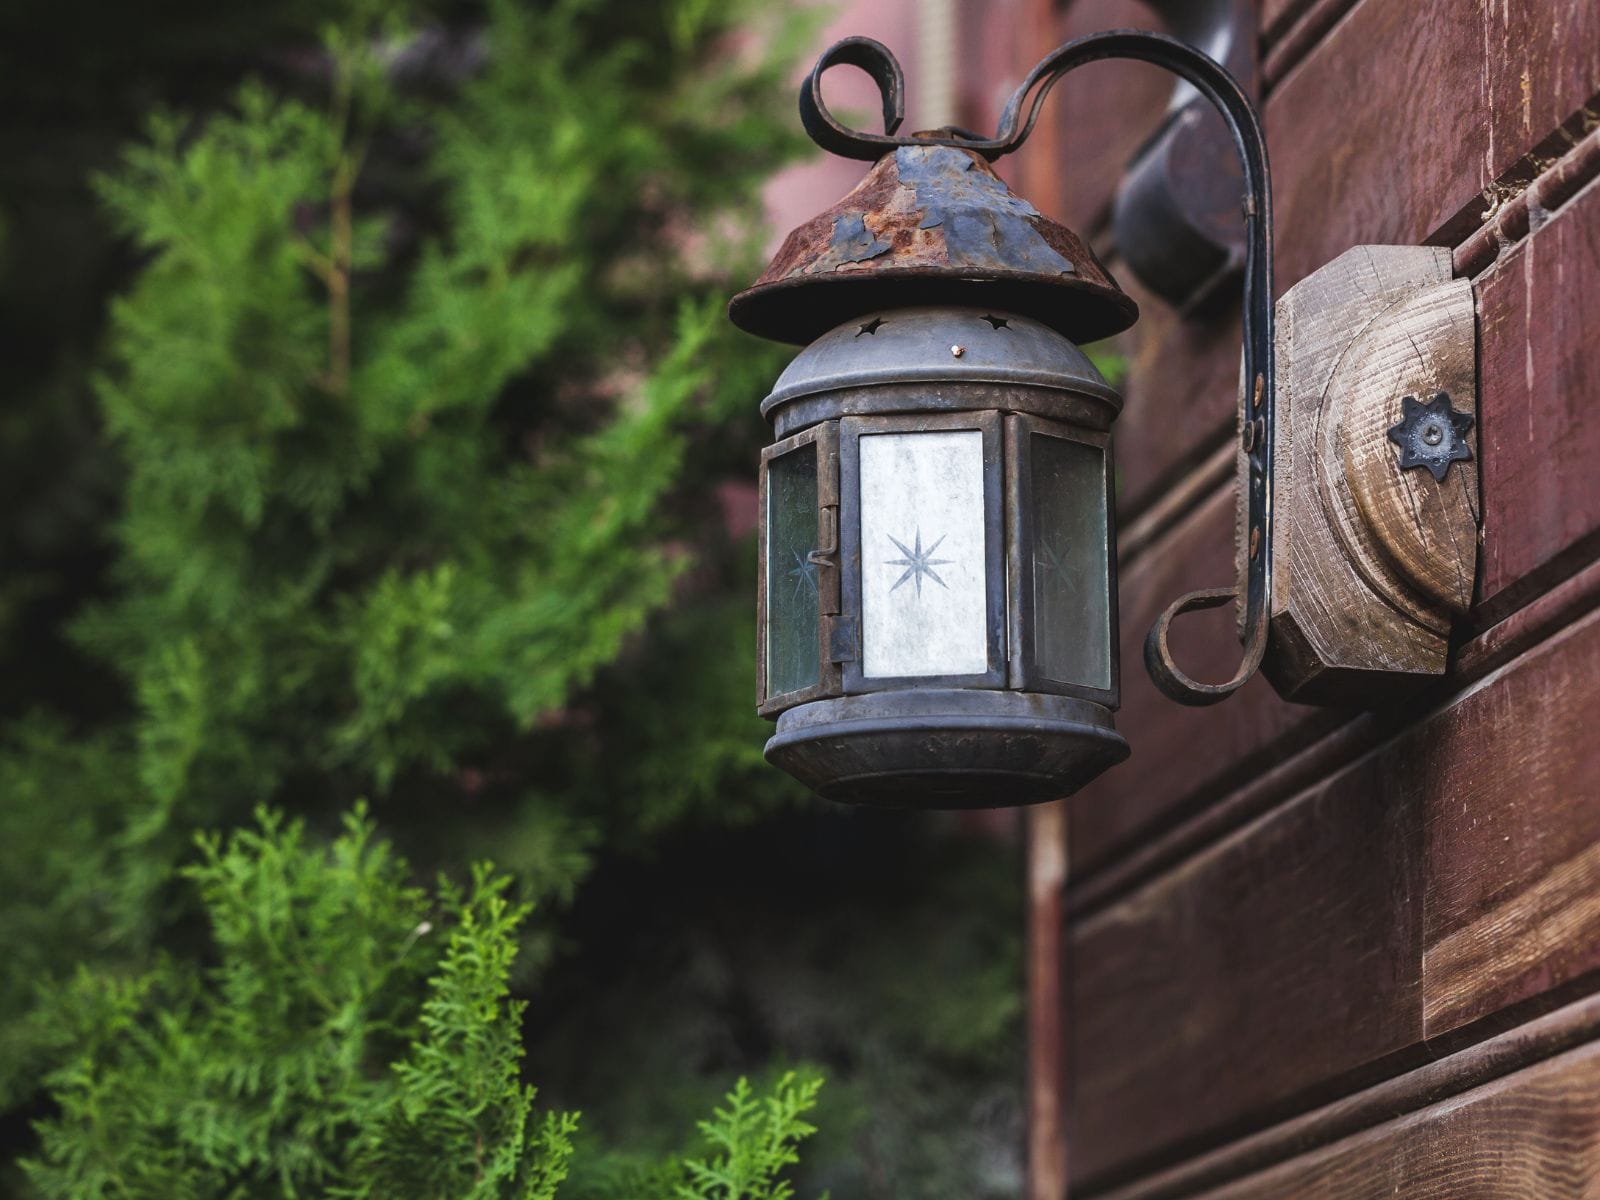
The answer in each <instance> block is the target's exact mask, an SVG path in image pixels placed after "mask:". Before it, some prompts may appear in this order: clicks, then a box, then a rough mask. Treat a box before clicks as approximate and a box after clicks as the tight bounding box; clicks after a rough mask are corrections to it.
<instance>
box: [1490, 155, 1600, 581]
mask: <svg viewBox="0 0 1600 1200" xmlns="http://www.w3.org/2000/svg"><path fill="white" fill-rule="evenodd" d="M1477 290H1478V307H1479V312H1480V314H1481V316H1480V329H1479V338H1480V342H1481V349H1480V353H1481V357H1482V378H1483V390H1482V396H1481V401H1480V405H1481V410H1482V412H1481V422H1482V441H1483V468H1482V473H1483V494H1484V520H1483V539H1484V544H1483V580H1482V584H1481V596H1482V598H1483V599H1484V600H1485V601H1490V600H1492V599H1493V598H1494V597H1495V596H1496V595H1497V594H1498V593H1500V592H1501V591H1503V590H1504V589H1506V588H1508V587H1511V586H1512V585H1514V584H1515V583H1516V582H1517V581H1518V580H1519V579H1521V578H1522V577H1523V576H1524V575H1526V574H1528V573H1529V572H1531V571H1533V570H1535V569H1536V568H1538V567H1539V566H1541V565H1542V564H1544V563H1546V562H1548V561H1550V560H1551V559H1553V558H1555V557H1557V556H1558V555H1560V554H1562V553H1563V552H1565V551H1567V550H1568V549H1569V548H1571V547H1572V546H1574V545H1576V544H1578V543H1580V542H1582V541H1584V540H1585V539H1586V538H1590V537H1592V536H1593V535H1594V531H1595V530H1596V529H1600V487H1596V486H1595V472H1596V466H1597V464H1600V420H1597V419H1596V401H1597V400H1600V338H1597V337H1596V336H1595V326H1594V322H1595V314H1596V313H1600V181H1596V182H1592V183H1590V184H1589V185H1588V186H1587V187H1585V188H1584V189H1583V190H1582V191H1581V192H1579V193H1578V194H1577V195H1576V196H1575V197H1573V199H1572V200H1570V201H1569V202H1568V203H1567V204H1566V206H1565V207H1563V208H1562V209H1561V210H1560V211H1559V212H1558V213H1557V214H1556V216H1555V217H1554V218H1552V219H1551V220H1549V221H1548V222H1547V223H1546V224H1545V225H1543V226H1542V227H1541V228H1540V229H1539V230H1538V231H1537V232H1535V233H1534V234H1533V235H1532V236H1531V237H1529V238H1528V239H1527V240H1526V241H1525V242H1523V243H1521V244H1520V245H1518V246H1516V247H1515V248H1513V249H1512V251H1511V252H1510V253H1509V254H1506V255H1504V256H1503V257H1502V259H1501V261H1500V262H1499V263H1498V265H1497V266H1496V267H1495V268H1494V270H1493V271H1491V272H1490V273H1489V274H1488V275H1486V276H1483V277H1482V278H1481V279H1480V280H1479V281H1478V284H1477Z"/></svg>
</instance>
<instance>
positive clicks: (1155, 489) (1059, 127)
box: [1013, 0, 1600, 1200]
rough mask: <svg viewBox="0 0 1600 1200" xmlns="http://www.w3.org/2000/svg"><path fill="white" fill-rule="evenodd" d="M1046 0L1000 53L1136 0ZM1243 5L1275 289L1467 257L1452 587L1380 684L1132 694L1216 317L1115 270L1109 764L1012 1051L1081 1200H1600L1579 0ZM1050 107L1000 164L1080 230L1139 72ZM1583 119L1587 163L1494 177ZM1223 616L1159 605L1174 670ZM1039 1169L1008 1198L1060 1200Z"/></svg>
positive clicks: (1599, 498)
mask: <svg viewBox="0 0 1600 1200" xmlns="http://www.w3.org/2000/svg"><path fill="white" fill-rule="evenodd" d="M1049 4H1050V0H1035V8H1034V9H1032V10H1030V11H1031V12H1033V13H1034V14H1035V19H1033V20H1032V24H1031V25H1030V26H1029V37H1031V38H1032V39H1033V40H1032V42H1029V40H1028V38H1024V39H1023V45H1022V47H1021V48H1020V49H1019V54H1018V63H1017V66H1016V69H1015V71H1014V72H1013V75H1014V77H1020V74H1021V72H1022V71H1023V70H1025V69H1026V68H1027V66H1030V65H1031V63H1032V61H1033V60H1034V59H1036V58H1037V57H1038V56H1039V55H1040V54H1042V53H1043V52H1044V51H1045V50H1046V49H1048V48H1049V46H1050V45H1051V44H1054V42H1055V41H1057V40H1061V39H1062V38H1065V37H1066V36H1071V35H1075V34H1077V33H1082V32H1087V31H1088V30H1090V29H1094V28H1105V27H1108V26H1110V25H1114V24H1124V23H1131V24H1141V25H1148V24H1149V19H1148V14H1147V13H1146V12H1144V11H1143V9H1142V6H1141V5H1138V4H1137V3H1134V2H1133V0H1068V2H1067V3H1064V4H1059V5H1057V6H1056V11H1055V17H1054V20H1053V21H1051V20H1038V19H1036V18H1037V12H1038V6H1039V5H1043V6H1045V7H1046V8H1048V6H1049ZM1258 16H1259V22H1260V28H1261V30H1262V53H1263V73H1264V77H1265V80H1266V87H1267V88H1268V93H1267V96H1266V98H1265V101H1264V105H1263V108H1264V113H1265V118H1266V125H1267V131H1268V138H1269V142H1270V147H1271V152H1272V160H1273V174H1274V182H1275V188H1276V197H1277V245H1278V273H1277V280H1276V285H1277V288H1278V290H1279V291H1280V292H1281V291H1282V290H1283V289H1285V288H1287V287H1288V286H1290V285H1292V284H1293V283H1295V282H1296V281H1297V280H1299V279H1301V278H1303V277H1304V276H1305V275H1306V274H1308V273H1309V272H1311V271H1313V270H1315V269H1316V268H1318V267H1319V266H1321V265H1322V264H1323V263H1325V262H1327V261H1329V260H1330V259H1332V258H1334V257H1335V256H1337V255H1338V254H1339V253H1341V252H1342V251H1343V250H1345V249H1346V248H1348V247H1349V246H1351V245H1355V244H1360V243H1364V242H1367V243H1384V242H1392V243H1411V244H1416V243H1428V244H1433V245H1445V246H1452V247H1457V248H1458V251H1457V258H1456V261H1457V265H1458V270H1464V271H1466V272H1467V273H1469V274H1471V276H1472V278H1473V283H1474V290H1475V295H1476V299H1477V303H1478V313H1479V329H1480V345H1479V364H1480V379H1479V387H1480V426H1479V432H1480V437H1481V462H1480V473H1481V481H1482V491H1483V495H1482V503H1483V514H1484V524H1483V531H1482V555H1481V560H1480V565H1479V577H1478V587H1477V591H1476V600H1475V604H1474V607H1473V610H1472V612H1471V614H1470V615H1469V617H1468V618H1467V619H1466V620H1464V621H1463V622H1462V623H1461V624H1460V626H1459V628H1458V630H1457V636H1456V637H1455V639H1454V643H1455V645H1456V647H1457V649H1456V651H1455V653H1454V655H1453V667H1452V670H1451V672H1450V674H1449V676H1448V677H1447V678H1446V679H1444V680H1441V681H1440V682H1439V683H1438V684H1437V685H1435V686H1433V687H1431V688H1429V689H1427V690H1426V691H1425V692H1424V693H1423V694H1422V695H1421V696H1418V697H1413V698H1410V699H1408V700H1404V701H1399V702H1396V703H1394V704H1392V705H1390V706H1388V707H1377V708H1374V709H1372V710H1370V711H1364V712H1354V711H1344V712H1340V711H1330V710H1320V709H1313V708H1305V707H1299V706H1295V705H1289V704H1285V703H1283V702H1281V701H1279V700H1278V699H1277V697H1276V696H1275V695H1274V693H1273V692H1272V690H1271V688H1270V687H1268V686H1267V685H1266V684H1265V683H1264V682H1261V681H1257V682H1254V683H1252V684H1251V685H1250V686H1249V687H1247V688H1246V689H1245V690H1244V691H1243V692H1241V693H1240V694H1239V695H1238V696H1236V697H1234V698H1233V699H1231V700H1230V701H1228V702H1227V703H1225V704H1223V705H1219V706H1217V707H1215V708H1211V709H1200V710H1196V709H1187V708H1182V707H1180V706H1177V705H1174V704H1172V703H1171V702H1169V701H1167V700H1166V699H1165V698H1163V697H1161V696H1160V695H1159V694H1157V693H1156V691H1155V690H1154V688H1153V687H1152V685H1151V684H1150V683H1149V681H1148V679H1147V678H1146V677H1145V675H1144V672H1143V671H1142V669H1141V668H1140V666H1139V663H1140V661H1141V654H1140V647H1141V644H1142V641H1143V638H1144V634H1145V631H1146V629H1147V628H1148V626H1149V624H1150V622H1151V620H1153V618H1154V617H1155V615H1156V614H1157V612H1159V610H1160V609H1161V608H1162V607H1164V606H1165V605H1166V604H1168V603H1169V602H1170V601H1171V600H1172V599H1173V598H1175V597H1176V596H1177V595H1178V594H1180V593H1182V592H1184V591H1187V590H1190V589H1192V588H1196V587H1202V586H1209V585H1215V584H1219V583H1224V582H1226V581H1228V580H1229V579H1230V578H1231V577H1232V571H1233V519H1234V518H1233V499H1232V481H1231V460H1230V452H1229V449H1228V446H1229V443H1230V440H1231V429H1232V422H1233V419H1234V417H1233V412H1234V403H1235V400H1234V396H1235V389H1236V386H1237V372H1238V361H1239V357H1238V356H1239V342H1238V322H1237V317H1236V315H1235V314H1234V313H1233V312H1232V311H1230V310H1229V308H1228V307H1227V306H1226V305H1224V306H1223V307H1222V308H1221V309H1220V310H1219V311H1216V312H1213V313H1210V314H1201V315H1189V316H1179V315H1178V314H1176V313H1175V312H1173V311H1172V310H1171V309H1170V308H1168V307H1167V306H1165V305H1164V304H1162V303H1161V302H1159V301H1156V300H1154V299H1153V298H1152V297H1150V296H1149V295H1148V294H1147V293H1145V292H1144V291H1143V289H1141V288H1140V287H1139V286H1138V284H1137V282H1136V281H1135V280H1132V279H1131V278H1129V277H1128V275H1127V272H1126V271H1119V272H1118V274H1119V279H1120V281H1121V282H1122V283H1123V284H1124V286H1125V287H1127V289H1128V290H1129V292H1130V293H1131V294H1133V295H1134V296H1135V298H1136V299H1138V301H1139V302H1140V304H1141V307H1142V310H1143V315H1142V317H1141V320H1140V322H1139V324H1138V325H1137V326H1136V327H1135V328H1134V329H1133V330H1132V331H1131V332H1130V333H1129V334H1127V335H1124V337H1123V338H1122V340H1121V342H1120V345H1121V348H1122V349H1123V351H1124V352H1125V354H1126V356H1127V359H1128V363H1129V377H1128V380H1127V383H1126V393H1127V407H1126V410H1125V412H1124V415H1123V417H1122V418H1121V420H1120V421H1119V422H1118V425H1117V429H1116V436H1117V472H1118V484H1119V507H1120V509H1121V514H1122V527H1123V540H1122V559H1123V561H1122V564H1121V593H1122V599H1121V616H1122V628H1123V646H1122V654H1123V662H1124V664H1125V667H1126V669H1125V670H1124V673H1123V681H1122V683H1123V708H1122V711H1121V713H1120V715H1119V718H1118V725H1119V728H1121V729H1122V731H1123V732H1124V734H1125V735H1126V736H1127V737H1128V739H1129V741H1130V743H1131V744H1132V746H1133V757H1132V758H1131V759H1130V760H1129V761H1128V762H1127V763H1125V764H1124V765H1122V766H1121V767H1118V768H1116V769H1115V770H1113V771H1112V772H1110V773H1109V774H1107V775H1106V776H1105V777H1104V778H1103V779H1102V780H1100V781H1098V782H1097V783H1096V784H1095V785H1094V786H1093V787H1091V788H1090V789H1087V790H1086V791H1085V792H1083V793H1082V794H1080V795H1079V796H1077V797H1075V798H1074V799H1073V800H1072V801H1071V802H1070V805H1069V808H1068V814H1069V820H1068V831H1067V837H1066V841H1067V847H1068V849H1069V850H1070V854H1069V856H1068V857H1069V859H1070V874H1069V886H1068V890H1067V894H1066V897H1065V902H1064V904H1062V905H1061V907H1062V908H1063V909H1064V910H1065V914H1066V915H1065V917H1064V919H1063V921H1062V925H1061V938H1062V945H1063V957H1064V958H1065V959H1066V961H1068V962H1069V963H1070V975H1069V982H1068V987H1067V992H1066V994H1065V995H1064V996H1062V997H1060V998H1058V1000H1057V1001H1056V1002H1055V1003H1056V1005H1057V1020H1055V1021H1054V1022H1053V1023H1052V1022H1038V1023H1036V1028H1038V1029H1040V1030H1059V1029H1060V1028H1061V1027H1062V1020H1063V1019H1064V1020H1065V1023H1066V1028H1067V1038H1066V1045H1065V1047H1060V1046H1056V1045H1054V1044H1052V1045H1040V1046H1037V1047H1036V1050H1038V1051H1039V1052H1040V1054H1042V1055H1043V1056H1044V1057H1045V1058H1048V1059H1050V1060H1051V1061H1052V1062H1053V1063H1054V1065H1055V1067H1056V1068H1063V1067H1064V1065H1065V1064H1067V1063H1070V1079H1069V1080H1068V1081H1065V1082H1063V1083H1062V1084H1061V1087H1062V1088H1063V1092H1064V1093H1065V1098H1066V1100H1067V1101H1068V1103H1067V1104H1066V1105H1065V1107H1066V1110H1067V1111H1068V1112H1069V1113H1070V1141H1071V1152H1070V1171H1071V1176H1072V1180H1073V1185H1072V1195H1074V1196H1077V1197H1085V1198H1094V1200H1178V1198H1179V1197H1200V1196H1204V1197H1216V1198H1217V1200H1222V1198H1224V1197H1226V1198H1228V1200H1245V1198H1249V1200H1255V1198H1257V1197H1260V1198H1263V1200H1265V1198H1266V1197H1273V1198H1278V1197H1329V1198H1331V1200H1354V1198H1356V1197H1380V1196H1393V1195H1400V1196H1406V1197H1408V1198H1434V1197H1438V1198H1441V1200H1442V1198H1446V1197H1448V1198H1451V1200H1455V1198H1457V1197H1467V1198H1476V1197H1483V1198H1485V1200H1488V1198H1491V1197H1492V1198H1494V1200H1522V1198H1524V1197H1526V1198H1528V1200H1532V1198H1534V1197H1538V1198H1539V1200H1545V1198H1552V1200H1564V1198H1566V1197H1579V1196H1584V1197H1590V1196H1600V335H1597V334H1596V332H1595V331H1596V329H1597V328H1600V179H1596V178H1594V177H1593V176H1594V171H1593V169H1592V166H1593V163H1595V162H1600V4H1597V3H1595V2H1594V0H1492V2H1491V0H1408V2H1406V3H1397V2H1395V0H1359V2H1352V0H1258ZM1091 74H1092V76H1093V77H1092V78H1091ZM1062 93H1063V94H1062V95H1061V96H1060V100H1061V101H1062V104H1061V113H1062V117H1061V119H1060V120H1059V121H1058V122H1057V124H1056V127H1055V129H1054V130H1053V131H1051V132H1050V135H1049V136H1048V137H1047V138H1043V139H1039V140H1038V141H1036V142H1035V144H1034V145H1032V146H1030V147H1029V148H1028V150H1027V151H1026V152H1025V153H1026V154H1027V155H1028V157H1027V158H1026V159H1025V160H1024V161H1023V162H1022V163H1020V164H1019V166H1018V168H1016V169H1017V170H1018V171H1019V174H1020V176H1021V177H1022V178H1023V179H1024V180H1029V181H1038V180H1040V179H1041V177H1042V176H1048V179H1047V180H1046V183H1045V186H1044V187H1043V189H1042V190H1043V192H1045V193H1048V194H1049V196H1050V202H1051V204H1053V205H1055V206H1056V211H1057V212H1058V213H1059V214H1060V215H1062V216H1064V217H1065V218H1066V219H1067V220H1068V221H1069V222H1070V223H1074V224H1076V225H1077V226H1079V227H1080V228H1081V229H1083V231H1084V232H1086V233H1088V234H1090V235H1092V236H1094V237H1096V238H1099V239H1101V240H1102V243H1103V239H1104V238H1105V236H1106V234H1105V229H1104V218H1105V213H1106V211H1107V209H1106V204H1107V200H1108V199H1109V196H1110V195H1111V191H1112V189H1113V188H1114V186H1115V183H1116V178H1117V175H1118V173H1119V171H1120V169H1121V164H1122V163H1123V161H1125V159H1126V157H1127V154H1128V152H1129V151H1130V150H1131V149H1132V148H1133V147H1134V146H1136V145H1137V144H1138V143H1139V141H1140V140H1141V139H1142V138H1143V136H1144V135H1145V134H1146V133H1147V132H1148V131H1149V130H1150V129H1151V128H1152V126H1153V123H1154V121H1155V120H1156V119H1158V117H1159V113H1160V111H1161V109H1162V108H1163V106H1164V104H1165V99H1166V96H1167V95H1168V93H1169V88H1168V86H1167V85H1166V84H1165V82H1164V81H1160V80H1159V78H1158V77H1156V76H1154V74H1153V73H1152V72H1150V71H1149V70H1148V69H1146V68H1143V67H1139V66H1133V65H1121V64H1097V65H1096V66H1095V67H1094V68H1092V69H1091V70H1086V71H1084V72H1083V73H1082V74H1081V77H1078V78H1075V79H1073V80H1070V81H1068V83H1067V84H1065V85H1064V87H1063V89H1062ZM1585 139H1589V140H1590V141H1593V142H1594V145H1592V146H1588V143H1587V142H1585ZM1574 144H1578V145H1579V149H1578V150H1577V151H1574V152H1573V153H1572V154H1571V155H1569V159H1568V165H1569V167H1570V169H1571V170H1572V171H1576V172H1577V175H1576V176H1575V177H1576V178H1581V179H1583V180H1585V182H1583V183H1582V184H1581V186H1577V187H1573V186H1568V185H1567V184H1565V183H1564V184H1563V186H1562V187H1560V188H1556V187H1553V186H1552V187H1551V188H1550V189H1549V190H1548V194H1549V195H1550V196H1553V197H1556V199H1555V200H1554V201H1553V202H1552V205H1551V206H1549V208H1550V210H1549V211H1546V207H1545V206H1541V205H1538V204H1534V205H1529V204H1527V202H1526V197H1524V199H1522V200H1517V199H1516V197H1517V195H1518V193H1519V192H1521V191H1522V190H1523V189H1524V188H1525V187H1526V186H1527V184H1528V182H1529V180H1531V179H1534V178H1535V177H1537V176H1539V175H1540V173H1541V172H1547V171H1549V170H1550V168H1551V165H1552V164H1553V163H1554V162H1555V161H1556V159H1557V158H1558V157H1560V156H1561V155H1562V154H1563V153H1566V152H1568V151H1569V149H1570V148H1571V147H1572V146H1574ZM1585 146H1588V148H1587V150H1585V149H1584V147H1585ZM1580 160H1581V161H1580ZM1573 163H1577V165H1576V166H1573V165H1572V164H1573ZM1585 164H1587V165H1585ZM1052 172H1053V174H1052ZM1027 186H1031V185H1027ZM1035 190H1038V189H1035ZM1527 195H1528V196H1534V195H1538V196H1544V195H1546V192H1545V191H1542V190H1537V189H1536V190H1535V191H1530V192H1528V193H1527ZM1555 204H1559V207H1554V205H1555ZM1486 212H1487V213H1489V214H1490V215H1491V217H1494V218H1495V224H1494V225H1493V227H1492V228H1493V232H1492V233H1487V234H1486V233H1480V232H1478V231H1479V230H1480V229H1482V228H1484V226H1483V225H1482V219H1483V217H1484V216H1485V213H1486ZM1496 213H1499V214H1500V215H1498V216H1496ZM1475 234H1476V236H1474V235H1475ZM1463 243H1466V245H1465V246H1463ZM1102 248H1107V247H1104V246H1103V244H1102ZM1110 265H1111V266H1112V268H1113V270H1116V269H1117V265H1118V264H1117V263H1116V262H1115V259H1114V257H1113V258H1111V260H1110ZM1214 617H1215V620H1214V621H1212V623H1211V624H1209V625H1207V624H1206V623H1205V621H1204V619H1195V620H1193V621H1192V622H1191V623H1190V624H1189V625H1188V626H1186V627H1185V626H1183V625H1181V624H1180V625H1179V626H1178V627H1177V632H1178V637H1177V638H1176V639H1175V641H1176V642H1177V651H1178V654H1179V658H1180V661H1182V662H1184V663H1185V665H1186V666H1187V667H1188V668H1190V669H1192V670H1193V671H1194V672H1195V673H1196V674H1198V675H1200V676H1201V677H1207V675H1208V673H1209V677H1220V676H1221V675H1222V674H1224V673H1226V672H1227V671H1228V670H1230V669H1231V667H1232V665H1233V663H1234V662H1235V661H1236V657H1237V653H1238V650H1237V643H1236V641H1235V640H1234V638H1233V635H1232V629H1231V619H1230V617H1229V614H1227V613H1226V612H1223V613H1218V614H1214ZM1037 827H1038V828H1039V829H1049V828H1051V824H1050V822H1041V823H1039V825H1038V826H1037ZM1049 903H1050V904H1051V905H1052V906H1054V905H1056V904H1058V903H1060V901H1059V897H1056V898H1053V899H1051V900H1050V901H1049ZM1035 915H1036V926H1035V927H1036V929H1037V928H1038V927H1039V925H1038V918H1040V917H1042V916H1045V915H1048V917H1049V920H1051V921H1053V920H1055V917H1054V915H1053V913H1052V914H1042V913H1041V914H1035ZM1035 954H1036V957H1038V959H1039V960H1040V961H1041V962H1043V961H1046V960H1049V959H1050V958H1051V957H1052V956H1051V955H1049V954H1048V953H1046V950H1044V949H1036V951H1035ZM1053 1077H1054V1076H1053V1075H1052V1074H1051V1072H1050V1071H1048V1070H1046V1071H1041V1070H1039V1068H1038V1065H1037V1063H1036V1069H1035V1078H1036V1081H1037V1080H1046V1079H1049V1078H1053ZM1036 1104H1037V1105H1038V1107H1039V1108H1040V1109H1041V1110H1043V1111H1053V1108H1052V1106H1051V1105H1050V1104H1049V1103H1047V1102H1040V1101H1037V1100H1036ZM1047 1141H1048V1139H1047ZM1050 1152H1051V1153H1052V1154H1059V1146H1055V1148H1054V1149H1052V1150H1051V1151H1050ZM1052 1178H1053V1176H1051V1175H1049V1174H1039V1175H1036V1177H1035V1180H1034V1187H1033V1190H1032V1192H1031V1195H1032V1196H1033V1197H1034V1200H1059V1198H1060V1196H1061V1194H1062V1192H1061V1188H1060V1185H1059V1184H1058V1183H1052V1182H1051V1180H1052ZM1052 1189H1053V1190H1052Z"/></svg>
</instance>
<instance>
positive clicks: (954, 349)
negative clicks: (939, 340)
mask: <svg viewBox="0 0 1600 1200" xmlns="http://www.w3.org/2000/svg"><path fill="white" fill-rule="evenodd" d="M966 352H967V348H966V347H965V346H951V347H950V353H951V354H953V355H954V356H955V357H957V358H960V357H961V356H962V355H963V354H965V353H966Z"/></svg>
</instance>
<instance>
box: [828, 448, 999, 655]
mask: <svg viewBox="0 0 1600 1200" xmlns="http://www.w3.org/2000/svg"><path fill="white" fill-rule="evenodd" d="M985 494H986V493H985V481H984V436H983V434H982V432H980V431H979V430H976V429H963V430H948V431H944V430H941V431H919V432H906V433H880V434H870V435H863V436H862V438H861V441H860V495H861V532H860V537H861V541H860V545H861V620H862V631H861V634H862V636H861V648H862V675H863V676H865V677H867V678H878V679H881V678H904V677H913V676H929V675H940V676H944V675H980V674H983V673H984V672H985V671H987V670H988V669H989V666H990V660H989V640H990V639H989V618H988V593H987V580H986V578H985V566H986V564H987V562H988V561H989V557H990V549H991V548H990V547H989V546H988V544H987V540H986V529H985Z"/></svg>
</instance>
